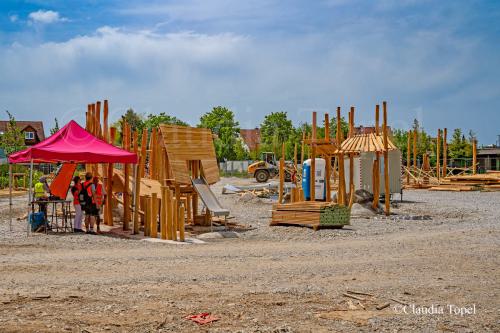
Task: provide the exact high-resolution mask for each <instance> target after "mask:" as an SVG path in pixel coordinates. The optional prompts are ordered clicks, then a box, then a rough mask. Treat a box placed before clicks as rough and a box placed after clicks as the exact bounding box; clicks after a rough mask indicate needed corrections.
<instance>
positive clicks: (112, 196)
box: [86, 100, 229, 241]
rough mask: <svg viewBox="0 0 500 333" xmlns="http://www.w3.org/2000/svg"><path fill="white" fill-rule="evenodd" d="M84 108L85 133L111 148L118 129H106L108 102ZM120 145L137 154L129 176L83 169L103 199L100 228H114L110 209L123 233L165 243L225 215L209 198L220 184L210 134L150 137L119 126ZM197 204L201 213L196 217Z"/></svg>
mask: <svg viewBox="0 0 500 333" xmlns="http://www.w3.org/2000/svg"><path fill="white" fill-rule="evenodd" d="M103 106H104V107H103V121H102V123H101V117H100V107H101V102H97V103H94V104H89V105H88V109H87V117H86V119H87V121H86V129H87V130H88V131H89V132H90V133H92V134H93V135H95V136H96V137H98V138H100V139H102V140H104V141H106V142H108V143H110V144H114V143H115V140H116V139H117V138H116V137H117V133H118V132H117V129H116V128H114V127H111V128H108V124H107V123H108V101H107V100H105V101H104V103H103ZM121 127H122V128H121V131H120V133H119V134H121V141H122V143H121V145H122V148H123V149H125V150H128V151H133V152H135V153H136V154H138V157H139V163H138V164H137V165H135V168H133V170H131V166H130V165H128V164H123V165H113V164H107V165H104V164H102V165H87V166H86V169H87V171H91V172H92V173H93V174H94V175H99V176H100V177H102V179H103V183H104V184H105V187H106V192H107V193H108V195H107V198H106V204H105V206H104V223H105V224H106V225H109V226H112V225H113V224H114V219H113V208H115V207H117V205H121V206H122V207H123V218H122V221H123V230H124V231H130V232H131V233H132V234H139V233H140V232H141V229H142V232H143V234H144V236H147V237H152V238H158V237H160V238H161V239H164V240H167V239H168V240H179V241H184V240H185V226H186V224H193V225H194V224H196V225H204V226H207V225H211V223H212V220H213V219H214V217H218V218H219V219H220V217H224V219H225V218H226V217H227V216H228V215H229V211H228V210H226V209H223V208H222V207H221V206H220V204H219V203H218V201H217V199H216V198H215V196H214V195H213V193H212V192H211V190H210V188H209V185H211V184H214V183H216V182H217V181H219V169H218V165H217V160H216V155H215V148H214V145H213V136H212V133H211V131H210V130H208V129H204V128H193V127H187V126H173V125H160V126H159V127H158V128H153V129H152V130H151V132H148V130H147V129H144V130H142V131H139V130H138V129H135V130H133V129H132V128H131V126H130V124H128V123H127V122H126V121H125V120H124V119H122V122H121ZM199 199H201V201H202V203H203V207H204V209H203V210H202V211H201V212H200V211H199V208H198V207H199Z"/></svg>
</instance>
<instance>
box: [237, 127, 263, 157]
mask: <svg viewBox="0 0 500 333" xmlns="http://www.w3.org/2000/svg"><path fill="white" fill-rule="evenodd" d="M240 136H241V138H242V139H243V141H244V142H245V144H246V145H247V147H248V150H249V151H251V152H256V151H258V150H259V145H260V129H258V128H252V129H240Z"/></svg>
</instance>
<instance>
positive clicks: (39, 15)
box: [28, 9, 68, 24]
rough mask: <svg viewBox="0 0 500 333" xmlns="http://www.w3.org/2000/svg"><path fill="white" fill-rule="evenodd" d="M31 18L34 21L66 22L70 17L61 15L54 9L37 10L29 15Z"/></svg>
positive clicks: (45, 22) (46, 22)
mask: <svg viewBox="0 0 500 333" xmlns="http://www.w3.org/2000/svg"><path fill="white" fill-rule="evenodd" d="M28 17H29V19H30V21H31V22H33V23H41V24H50V23H56V22H65V21H67V20H68V19H67V18H65V17H61V16H60V15H59V13H58V12H55V11H53V10H42V9H40V10H37V11H36V12H32V13H30V14H29V15H28Z"/></svg>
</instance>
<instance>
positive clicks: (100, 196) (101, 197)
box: [93, 176, 106, 234]
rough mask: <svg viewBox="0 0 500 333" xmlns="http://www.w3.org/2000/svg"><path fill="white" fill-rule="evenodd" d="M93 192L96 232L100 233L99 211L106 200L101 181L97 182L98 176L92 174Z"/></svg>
mask: <svg viewBox="0 0 500 333" xmlns="http://www.w3.org/2000/svg"><path fill="white" fill-rule="evenodd" d="M93 186H94V189H93V190H94V193H95V203H96V216H95V218H96V224H97V233H98V234H100V233H101V227H100V225H101V211H102V209H101V208H102V206H103V204H104V203H105V202H106V190H105V189H104V186H102V183H99V177H97V176H94V179H93Z"/></svg>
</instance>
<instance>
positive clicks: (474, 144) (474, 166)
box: [472, 138, 477, 175]
mask: <svg viewBox="0 0 500 333" xmlns="http://www.w3.org/2000/svg"><path fill="white" fill-rule="evenodd" d="M476 170H477V140H476V138H472V174H473V175H475V174H476Z"/></svg>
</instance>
